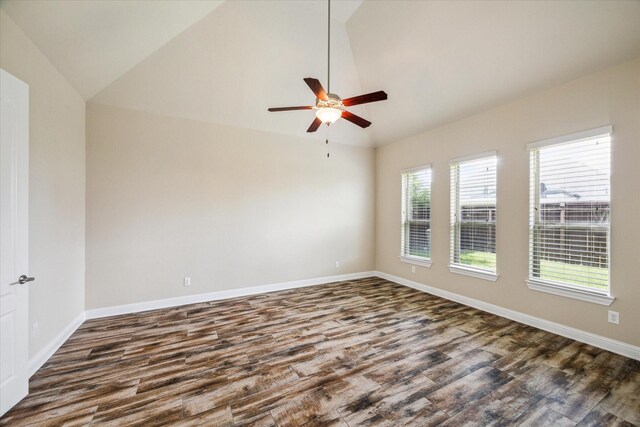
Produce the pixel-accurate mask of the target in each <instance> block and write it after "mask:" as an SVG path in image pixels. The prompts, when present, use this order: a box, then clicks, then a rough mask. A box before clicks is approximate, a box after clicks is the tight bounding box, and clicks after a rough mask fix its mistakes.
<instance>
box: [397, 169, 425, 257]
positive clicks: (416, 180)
mask: <svg viewBox="0 0 640 427" xmlns="http://www.w3.org/2000/svg"><path fill="white" fill-rule="evenodd" d="M401 256H402V257H404V258H409V259H412V258H413V259H416V260H429V259H430V258H431V167H429V166H425V167H422V168H418V169H412V170H410V171H405V172H403V173H402V238H401Z"/></svg>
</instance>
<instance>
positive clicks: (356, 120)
mask: <svg viewBox="0 0 640 427" xmlns="http://www.w3.org/2000/svg"><path fill="white" fill-rule="evenodd" d="M327 6H328V11H327V12H328V13H327V16H328V25H327V88H328V89H331V86H330V82H331V0H327ZM304 81H305V83H307V85H308V86H309V88H310V89H311V91H312V92H313V93H314V94H315V95H316V103H315V105H314V106H300V107H275V108H269V110H268V111H270V112H277V111H294V110H316V118H315V119H314V120H313V122H312V123H311V126H309V128H308V129H307V132H315V131H316V130H318V128H319V127H320V125H321V124H323V123H324V124H326V125H327V126H329V125H330V124H332V123H335V122H336V121H337V120H338V119H339V118H343V119H345V120H348V121H350V122H351V123H353V124H355V125H358V126H360V127H361V128H366V127H369V126H370V125H371V122H370V121H368V120H365V119H363V118H362V117H359V116H356V115H355V114H353V113H351V112H349V111H347V109H346V108H345V107H350V106H352V105H359V104H367V103H369V102H376V101H384V100H385V99H387V94H386V93H385V92H384V91H382V90H380V91H378V92H372V93H368V94H366V95H359V96H354V97H351V98H347V99H344V100H343V99H340V97H339V96H338V95H336V94H334V93H328V92H327V91H326V90H324V87H322V84H321V83H320V81H319V80H318V79H315V78H313V77H307V78H305V79H304Z"/></svg>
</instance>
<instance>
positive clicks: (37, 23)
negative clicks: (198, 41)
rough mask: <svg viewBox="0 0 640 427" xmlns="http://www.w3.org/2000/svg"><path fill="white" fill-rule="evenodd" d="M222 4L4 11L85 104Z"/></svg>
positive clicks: (44, 5) (43, 6)
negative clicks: (85, 101) (84, 100)
mask: <svg viewBox="0 0 640 427" xmlns="http://www.w3.org/2000/svg"><path fill="white" fill-rule="evenodd" d="M221 3H222V1H212V0H202V1H180V0H162V1H157V0H155V1H153V0H135V1H131V0H85V1H79V0H29V1H25V0H3V1H2V8H3V9H4V10H5V11H6V12H7V14H8V15H9V16H10V17H11V19H13V21H14V22H15V23H16V24H18V26H20V28H22V30H23V31H24V32H25V33H26V34H27V35H28V36H29V38H31V40H32V41H33V42H34V43H35V44H36V46H38V47H39V48H40V50H41V51H42V52H43V53H44V54H45V55H46V56H47V58H49V61H51V63H52V64H53V65H55V66H56V68H58V70H59V71H60V72H61V73H62V74H63V75H64V76H65V77H66V79H67V80H68V81H69V83H71V85H72V86H73V87H74V88H75V89H76V90H77V91H78V93H80V95H81V96H82V97H83V98H84V99H89V98H91V97H92V96H93V95H95V94H96V93H97V92H98V91H100V90H101V89H103V88H104V87H105V86H107V85H108V84H109V83H111V82H113V81H114V80H115V79H116V78H118V77H120V76H121V75H122V74H124V73H125V72H126V71H127V70H129V69H130V68H131V67H133V66H134V65H136V64H137V63H138V62H140V61H141V60H143V59H144V58H146V57H147V56H148V55H149V54H151V53H152V52H154V51H155V50H157V49H158V48H160V47H161V46H162V45H164V44H165V43H166V42H168V41H169V40H171V39H172V38H174V37H175V36H176V35H178V34H179V33H181V32H182V31H184V30H185V29H186V28H188V27H189V26H191V25H192V24H193V23H194V22H196V21H198V20H199V19H201V18H202V17H204V16H205V15H206V14H208V13H210V12H211V11H212V10H213V9H215V8H216V7H217V6H219V5H220V4H221Z"/></svg>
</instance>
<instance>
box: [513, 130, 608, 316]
mask: <svg viewBox="0 0 640 427" xmlns="http://www.w3.org/2000/svg"><path fill="white" fill-rule="evenodd" d="M612 133H613V127H612V126H611V125H609V126H602V127H598V128H595V129H589V130H585V131H582V132H576V133H573V134H568V135H563V136H559V137H556V138H551V139H546V140H542V141H536V142H531V143H529V144H527V146H526V149H527V153H528V155H529V164H530V167H531V156H532V155H533V154H532V153H533V152H534V150H536V149H539V148H543V147H548V146H551V145H559V144H567V143H573V142H579V141H580V140H585V139H593V138H597V137H604V136H611V135H612ZM529 176H530V178H529V181H530V182H529V185H530V189H531V190H530V196H529V197H530V198H532V197H533V198H534V200H529V205H530V208H529V244H528V245H529V250H528V253H529V254H528V255H529V256H528V258H529V265H528V273H527V280H526V283H527V286H528V287H529V289H531V290H535V291H540V292H545V293H549V294H553V295H558V296H563V297H567V298H573V299H578V300H582V301H587V302H592V303H595V304H601V305H606V306H609V305H611V303H613V301H614V300H615V297H614V296H612V295H611V281H610V280H609V287H608V290H607V291H598V290H596V289H593V290H591V289H588V288H585V287H581V286H572V285H570V284H566V283H561V282H554V281H550V280H544V279H540V278H537V277H532V275H531V271H532V265H531V263H532V260H533V240H532V237H531V236H532V233H533V231H534V227H535V214H534V212H533V207H534V206H536V205H537V203H536V201H537V200H538V198H539V197H540V196H539V194H540V193H539V192H540V186H539V185H538V182H539V180H540V178H539V176H538V174H537V173H533V171H531V170H530V171H529ZM534 181H535V182H534ZM531 186H533V187H531ZM608 232H609V233H610V232H611V224H610V223H609V226H608ZM609 235H610V234H609ZM607 255H608V257H609V266H610V265H611V249H610V248H609V250H608V253H607ZM609 271H611V270H610V268H609Z"/></svg>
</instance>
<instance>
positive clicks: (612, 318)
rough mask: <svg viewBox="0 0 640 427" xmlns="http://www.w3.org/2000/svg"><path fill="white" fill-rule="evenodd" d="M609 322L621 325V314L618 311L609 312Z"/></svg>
mask: <svg viewBox="0 0 640 427" xmlns="http://www.w3.org/2000/svg"><path fill="white" fill-rule="evenodd" d="M607 320H609V323H614V324H616V325H619V324H620V313H618V312H617V311H611V310H609V315H608V316H607Z"/></svg>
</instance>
